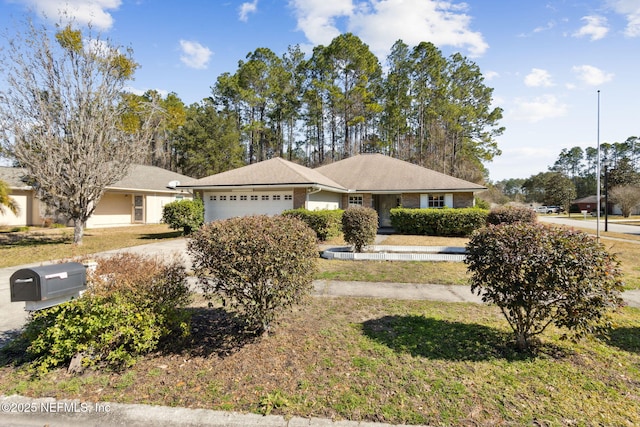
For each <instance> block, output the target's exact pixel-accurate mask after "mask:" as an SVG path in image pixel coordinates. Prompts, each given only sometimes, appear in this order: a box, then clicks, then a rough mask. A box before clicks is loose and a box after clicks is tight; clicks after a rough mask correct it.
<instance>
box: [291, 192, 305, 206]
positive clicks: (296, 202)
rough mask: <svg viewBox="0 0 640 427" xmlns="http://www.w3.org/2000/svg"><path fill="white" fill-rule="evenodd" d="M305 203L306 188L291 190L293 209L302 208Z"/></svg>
mask: <svg viewBox="0 0 640 427" xmlns="http://www.w3.org/2000/svg"><path fill="white" fill-rule="evenodd" d="M306 202H307V189H306V188H294V189H293V209H299V208H304V207H305V205H306Z"/></svg>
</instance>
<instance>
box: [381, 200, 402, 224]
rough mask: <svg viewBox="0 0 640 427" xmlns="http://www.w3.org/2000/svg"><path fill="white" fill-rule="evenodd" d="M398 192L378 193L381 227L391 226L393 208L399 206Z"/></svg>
mask: <svg viewBox="0 0 640 427" xmlns="http://www.w3.org/2000/svg"><path fill="white" fill-rule="evenodd" d="M398 197H399V196H398V195H397V194H378V195H377V199H378V200H377V203H376V205H377V209H378V225H379V226H380V227H391V209H393V208H395V207H398Z"/></svg>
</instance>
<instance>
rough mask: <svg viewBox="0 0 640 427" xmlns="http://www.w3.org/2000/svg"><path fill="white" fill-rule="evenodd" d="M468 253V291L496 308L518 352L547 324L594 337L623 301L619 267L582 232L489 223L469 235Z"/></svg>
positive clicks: (518, 224)
mask: <svg viewBox="0 0 640 427" xmlns="http://www.w3.org/2000/svg"><path fill="white" fill-rule="evenodd" d="M467 251H468V255H467V258H466V261H465V262H466V263H467V265H468V269H469V271H470V273H471V274H472V277H471V289H472V291H474V292H476V293H477V294H479V295H482V300H483V301H485V302H489V303H493V304H496V305H497V306H498V307H500V309H501V311H502V313H503V315H504V316H505V317H506V319H507V321H508V322H509V325H510V326H511V329H512V330H513V332H514V334H515V338H516V343H517V346H518V348H520V349H528V348H529V347H530V345H531V338H532V337H533V336H535V335H538V334H540V333H542V332H543V331H544V330H545V328H546V327H547V326H548V325H549V324H554V325H556V326H558V327H564V328H567V329H568V330H569V331H571V332H573V336H574V337H576V338H577V337H581V336H583V335H585V334H587V333H591V332H594V331H595V330H596V329H598V328H600V327H602V326H605V325H607V324H608V318H607V316H606V315H607V313H608V311H609V310H610V309H612V308H615V307H618V306H619V305H620V304H621V303H622V300H621V298H620V295H621V294H620V292H621V290H622V282H621V279H620V277H621V273H620V271H619V268H618V267H619V263H618V261H617V260H616V259H615V257H614V256H613V255H610V254H609V253H608V252H607V251H606V249H605V248H604V246H603V245H602V244H600V243H599V242H597V241H596V240H595V239H594V238H592V237H590V236H589V235H587V234H586V233H583V232H580V231H573V230H569V229H566V228H561V227H548V226H545V225H542V224H534V223H524V222H518V223H514V224H502V225H498V226H493V225H490V226H488V227H486V228H484V229H481V230H478V231H477V232H475V233H474V234H473V236H472V237H471V240H470V241H469V243H468V245H467ZM564 337H566V334H565V336H564Z"/></svg>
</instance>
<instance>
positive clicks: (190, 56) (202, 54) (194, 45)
mask: <svg viewBox="0 0 640 427" xmlns="http://www.w3.org/2000/svg"><path fill="white" fill-rule="evenodd" d="M180 48H181V50H182V55H181V56H180V60H181V61H182V62H183V63H184V64H185V65H186V66H187V67H190V68H196V69H198V70H202V69H205V68H207V64H208V62H209V59H210V58H211V55H213V52H211V50H210V49H209V48H208V47H206V46H202V45H201V44H200V43H198V42H194V41H188V40H180Z"/></svg>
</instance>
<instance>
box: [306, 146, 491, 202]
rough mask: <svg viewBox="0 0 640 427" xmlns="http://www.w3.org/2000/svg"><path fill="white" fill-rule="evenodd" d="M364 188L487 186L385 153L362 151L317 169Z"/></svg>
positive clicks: (421, 189) (357, 188) (346, 184)
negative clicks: (365, 152) (364, 152)
mask: <svg viewBox="0 0 640 427" xmlns="http://www.w3.org/2000/svg"><path fill="white" fill-rule="evenodd" d="M315 170H316V171H317V172H319V173H321V174H323V175H325V176H327V177H329V178H331V179H333V180H334V181H336V182H338V183H340V184H342V185H343V186H344V187H346V188H349V189H352V190H355V191H360V192H373V193H381V192H400V191H403V192H427V191H479V190H486V187H484V186H482V185H479V184H475V183H473V182H469V181H465V180H463V179H459V178H454V177H452V176H449V175H446V174H443V173H440V172H436V171H434V170H431V169H427V168H423V167H422V166H418V165H415V164H413V163H409V162H405V161H403V160H399V159H395V158H393V157H389V156H385V155H383V154H359V155H356V156H353V157H349V158H346V159H344V160H340V161H338V162H335V163H331V164H328V165H325V166H321V167H319V168H316V169H315Z"/></svg>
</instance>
